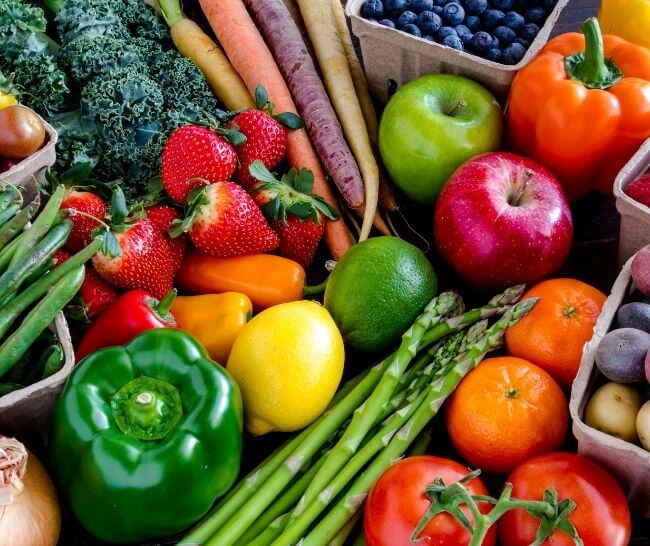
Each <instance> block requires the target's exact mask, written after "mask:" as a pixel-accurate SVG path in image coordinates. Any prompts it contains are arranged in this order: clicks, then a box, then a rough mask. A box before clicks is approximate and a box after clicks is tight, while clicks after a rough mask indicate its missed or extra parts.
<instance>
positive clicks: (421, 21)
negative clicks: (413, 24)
mask: <svg viewBox="0 0 650 546" xmlns="http://www.w3.org/2000/svg"><path fill="white" fill-rule="evenodd" d="M417 25H418V26H419V27H420V30H421V31H422V32H424V33H425V34H435V33H436V32H438V31H439V30H440V27H441V26H442V20H441V19H440V16H439V15H436V14H435V13H433V12H432V11H423V12H422V13H420V15H418V23H417Z"/></svg>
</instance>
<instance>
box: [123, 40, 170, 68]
mask: <svg viewBox="0 0 650 546" xmlns="http://www.w3.org/2000/svg"><path fill="white" fill-rule="evenodd" d="M131 46H132V47H133V50H134V51H136V52H137V53H138V55H139V56H140V59H142V61H143V62H144V63H146V64H147V65H148V66H152V65H153V64H155V63H157V62H159V60H160V59H161V58H162V57H163V56H164V55H165V50H164V49H163V48H162V46H161V45H160V44H159V43H158V42H155V41H153V40H150V39H149V38H134V39H133V40H131Z"/></svg>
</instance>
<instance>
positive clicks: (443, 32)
mask: <svg viewBox="0 0 650 546" xmlns="http://www.w3.org/2000/svg"><path fill="white" fill-rule="evenodd" d="M447 36H458V34H456V29H455V28H453V27H442V28H441V29H440V30H439V31H438V33H437V34H436V38H438V41H439V42H442V41H443V40H444V39H445V38H446V37H447Z"/></svg>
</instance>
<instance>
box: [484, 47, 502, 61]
mask: <svg viewBox="0 0 650 546" xmlns="http://www.w3.org/2000/svg"><path fill="white" fill-rule="evenodd" d="M485 57H486V59H488V60H490V61H494V62H495V63H500V62H501V60H502V59H503V53H502V52H501V50H500V49H490V50H489V51H488V52H487V55H486V56H485Z"/></svg>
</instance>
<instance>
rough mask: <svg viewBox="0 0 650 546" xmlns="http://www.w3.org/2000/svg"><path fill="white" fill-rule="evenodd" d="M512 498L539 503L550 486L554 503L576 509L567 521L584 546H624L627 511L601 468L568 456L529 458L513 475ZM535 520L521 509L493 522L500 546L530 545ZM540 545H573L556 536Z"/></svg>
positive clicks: (622, 497)
mask: <svg viewBox="0 0 650 546" xmlns="http://www.w3.org/2000/svg"><path fill="white" fill-rule="evenodd" d="M508 481H509V482H511V483H512V485H513V490H512V497H513V498H517V499H526V500H542V496H543V493H544V490H545V489H547V488H548V487H553V488H554V489H555V490H556V491H557V494H558V499H559V500H564V499H566V498H571V499H573V500H574V501H575V502H576V504H577V507H576V509H575V510H574V511H573V512H572V513H571V515H570V516H569V520H571V522H572V523H573V525H574V526H575V528H576V530H577V531H578V535H579V536H580V538H581V539H582V540H583V542H584V546H627V544H628V542H629V540H630V532H631V529H630V527H631V522H630V510H629V508H628V506H627V501H626V500H625V495H624V494H623V490H622V489H621V487H620V486H619V485H618V483H617V482H616V480H614V478H612V476H610V475H609V474H608V473H607V472H606V471H605V470H604V469H603V468H602V467H601V466H599V465H597V464H596V463H595V462H593V461H590V460H589V459H587V458H585V457H581V456H580V455H575V454H573V453H562V452H556V453H547V454H545V455H540V456H539V457H534V458H532V459H529V460H528V461H526V462H525V463H522V464H521V465H519V466H518V467H517V468H515V470H514V471H513V472H512V474H511V475H510V477H509V478H508ZM538 527H539V520H538V519H535V518H534V517H532V516H531V515H529V514H527V513H526V512H524V511H523V510H513V511H511V512H508V513H507V514H505V515H504V516H503V517H502V518H501V519H500V520H499V523H498V529H499V540H500V542H501V545H502V546H528V545H529V544H531V543H533V542H534V541H535V533H536V532H537V529H538ZM543 546H574V542H573V539H571V538H570V537H569V536H568V535H566V534H564V533H562V532H561V531H557V530H556V531H555V532H554V533H553V534H552V535H551V536H550V537H549V538H548V539H547V540H546V541H544V543H543Z"/></svg>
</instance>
